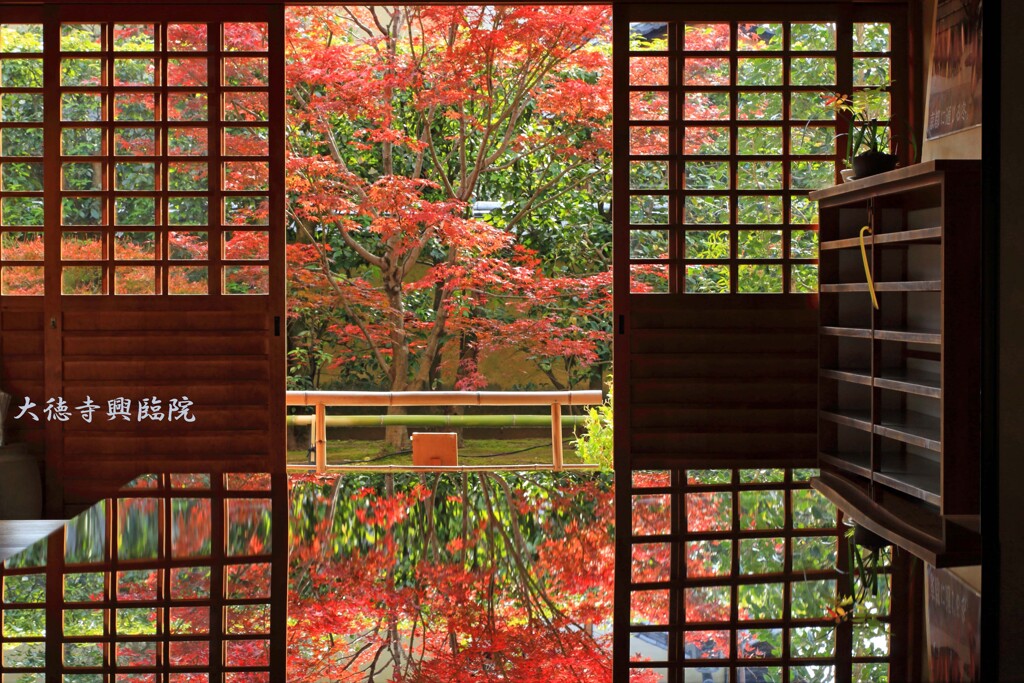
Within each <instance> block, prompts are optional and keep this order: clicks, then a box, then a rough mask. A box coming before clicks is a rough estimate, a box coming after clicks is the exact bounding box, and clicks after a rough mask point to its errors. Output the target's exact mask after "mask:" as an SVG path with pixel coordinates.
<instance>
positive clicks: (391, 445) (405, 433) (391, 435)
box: [384, 406, 412, 453]
mask: <svg viewBox="0 0 1024 683" xmlns="http://www.w3.org/2000/svg"><path fill="white" fill-rule="evenodd" d="M387 414H388V415H408V414H409V409H408V408H406V407H405V406H388V412H387ZM411 448H412V444H411V442H410V441H409V428H408V427H406V426H404V425H403V426H400V427H399V426H392V427H385V428H384V451H385V452H386V453H397V452H398V451H407V450H409V449H411Z"/></svg>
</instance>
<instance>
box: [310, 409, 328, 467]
mask: <svg viewBox="0 0 1024 683" xmlns="http://www.w3.org/2000/svg"><path fill="white" fill-rule="evenodd" d="M313 427H314V429H315V430H316V432H315V433H316V472H317V474H324V473H325V472H326V471H327V407H326V406H325V405H324V404H323V403H317V404H316V417H315V419H314V422H313Z"/></svg>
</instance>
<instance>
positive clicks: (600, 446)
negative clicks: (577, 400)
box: [573, 379, 615, 470]
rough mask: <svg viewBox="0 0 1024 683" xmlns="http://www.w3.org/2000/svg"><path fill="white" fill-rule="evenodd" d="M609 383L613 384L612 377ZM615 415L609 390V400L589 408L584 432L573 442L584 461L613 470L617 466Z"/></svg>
mask: <svg viewBox="0 0 1024 683" xmlns="http://www.w3.org/2000/svg"><path fill="white" fill-rule="evenodd" d="M608 384H609V386H611V380H610V379H609V382H608ZM613 416H614V410H613V409H612V392H611V391H610V390H609V392H608V400H607V401H605V402H604V403H602V404H601V405H599V406H596V407H592V408H588V409H587V420H586V422H585V424H584V432H583V434H581V435H580V436H578V437H577V438H576V441H575V442H574V444H573V445H574V446H575V447H576V454H577V455H578V456H579V457H580V459H581V460H582V461H583V462H589V463H594V464H596V465H600V466H601V469H602V470H611V469H613V468H614V467H615V450H614V440H613V438H612V437H613Z"/></svg>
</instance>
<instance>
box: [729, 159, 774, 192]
mask: <svg viewBox="0 0 1024 683" xmlns="http://www.w3.org/2000/svg"><path fill="white" fill-rule="evenodd" d="M736 185H737V187H739V189H741V190H781V189H782V162H780V161H741V162H739V163H738V164H736Z"/></svg>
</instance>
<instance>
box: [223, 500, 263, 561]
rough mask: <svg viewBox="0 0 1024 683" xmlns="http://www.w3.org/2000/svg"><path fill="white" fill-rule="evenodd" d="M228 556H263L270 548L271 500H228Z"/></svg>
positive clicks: (226, 504)
mask: <svg viewBox="0 0 1024 683" xmlns="http://www.w3.org/2000/svg"><path fill="white" fill-rule="evenodd" d="M225 506H226V507H227V518H228V519H227V521H228V528H227V551H228V555H261V554H265V553H269V552H270V550H271V547H270V500H269V499H266V498H238V499H233V500H228V501H226V503H225Z"/></svg>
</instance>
